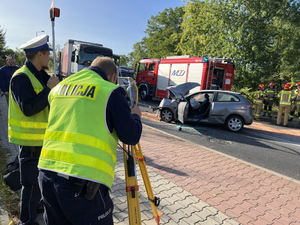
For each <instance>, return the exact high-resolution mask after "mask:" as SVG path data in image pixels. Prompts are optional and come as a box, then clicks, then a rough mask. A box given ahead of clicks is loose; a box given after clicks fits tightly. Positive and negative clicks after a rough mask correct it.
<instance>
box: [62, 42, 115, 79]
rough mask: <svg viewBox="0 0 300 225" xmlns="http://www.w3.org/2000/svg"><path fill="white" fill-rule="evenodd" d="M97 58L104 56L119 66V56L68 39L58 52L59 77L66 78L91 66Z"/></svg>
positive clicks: (91, 45)
mask: <svg viewBox="0 0 300 225" xmlns="http://www.w3.org/2000/svg"><path fill="white" fill-rule="evenodd" d="M98 56H105V57H110V58H112V59H114V61H115V63H116V65H117V66H119V62H120V56H119V55H115V54H113V50H112V49H110V48H106V47H103V45H102V44H96V43H91V42H85V41H78V40H73V39H69V40H68V41H67V43H66V44H65V46H64V48H63V49H62V50H61V52H60V57H59V66H58V68H59V75H60V76H62V77H68V76H70V75H72V74H74V73H77V72H78V71H80V70H82V69H84V68H86V67H88V66H90V65H91V63H92V61H93V60H94V59H95V58H96V57H98Z"/></svg>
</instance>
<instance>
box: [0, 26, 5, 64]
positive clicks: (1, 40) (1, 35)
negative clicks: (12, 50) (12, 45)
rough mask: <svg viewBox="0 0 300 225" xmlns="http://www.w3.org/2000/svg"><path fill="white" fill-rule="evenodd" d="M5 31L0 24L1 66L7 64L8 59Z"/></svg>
mask: <svg viewBox="0 0 300 225" xmlns="http://www.w3.org/2000/svg"><path fill="white" fill-rule="evenodd" d="M5 33H6V32H5V31H4V30H3V28H2V27H1V26H0V67H1V66H3V65H5V63H6V59H5V54H4V51H5V45H6V42H5Z"/></svg>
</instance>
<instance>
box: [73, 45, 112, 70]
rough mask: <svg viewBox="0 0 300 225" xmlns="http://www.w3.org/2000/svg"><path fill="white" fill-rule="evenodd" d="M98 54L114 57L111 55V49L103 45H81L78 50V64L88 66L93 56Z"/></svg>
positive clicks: (95, 56)
mask: <svg viewBox="0 0 300 225" xmlns="http://www.w3.org/2000/svg"><path fill="white" fill-rule="evenodd" d="M98 56H106V57H110V58H114V57H113V55H112V50H111V49H109V48H104V47H93V46H88V47H85V46H81V49H80V51H79V60H78V64H79V65H84V66H90V65H91V63H92V62H93V60H94V59H95V58H97V57H98Z"/></svg>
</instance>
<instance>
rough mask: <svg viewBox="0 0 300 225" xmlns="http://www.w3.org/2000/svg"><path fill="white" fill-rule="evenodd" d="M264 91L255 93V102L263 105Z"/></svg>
mask: <svg viewBox="0 0 300 225" xmlns="http://www.w3.org/2000/svg"><path fill="white" fill-rule="evenodd" d="M262 96H263V91H262V90H258V91H256V92H255V102H256V103H263V97H262Z"/></svg>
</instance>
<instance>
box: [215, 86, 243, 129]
mask: <svg viewBox="0 0 300 225" xmlns="http://www.w3.org/2000/svg"><path fill="white" fill-rule="evenodd" d="M237 102H239V98H237V97H236V96H235V95H233V94H231V93H226V92H216V93H215V97H214V101H213V103H212V110H211V113H210V122H211V123H222V124H223V123H225V120H226V118H227V116H228V115H229V114H230V113H231V111H232V108H233V107H235V104H236V103H237Z"/></svg>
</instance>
